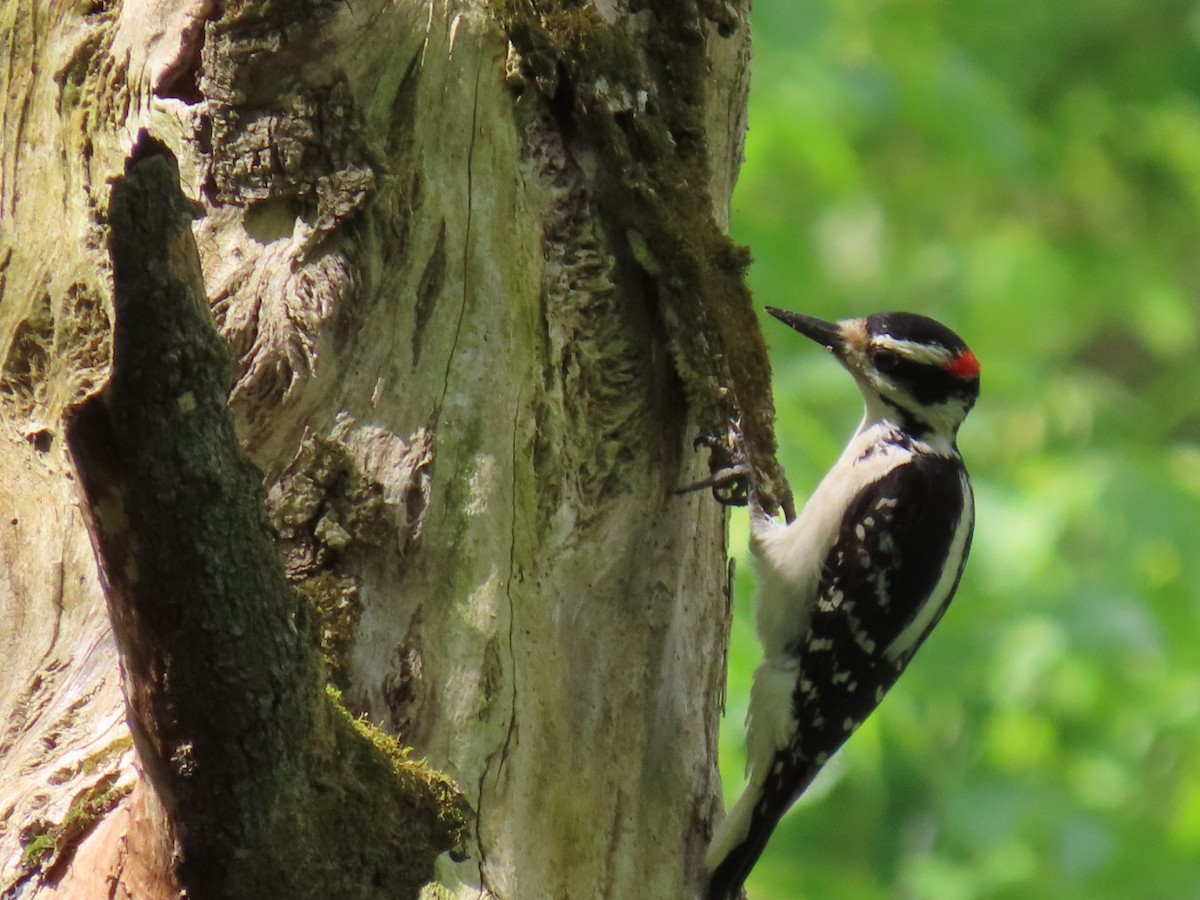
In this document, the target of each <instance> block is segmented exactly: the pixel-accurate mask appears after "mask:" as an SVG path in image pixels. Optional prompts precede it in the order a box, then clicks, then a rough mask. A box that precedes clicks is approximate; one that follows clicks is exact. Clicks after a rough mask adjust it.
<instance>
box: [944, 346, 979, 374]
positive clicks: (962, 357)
mask: <svg viewBox="0 0 1200 900" xmlns="http://www.w3.org/2000/svg"><path fill="white" fill-rule="evenodd" d="M945 369H946V371H947V372H949V373H950V374H951V375H957V376H958V377H959V378H978V377H979V360H977V359H976V358H975V354H974V353H972V352H971V351H970V350H964V351H963V352H962V353H960V354H958V356H956V357H954V359H952V360H950V362H948V363H946V365H945Z"/></svg>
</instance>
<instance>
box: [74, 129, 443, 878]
mask: <svg viewBox="0 0 1200 900" xmlns="http://www.w3.org/2000/svg"><path fill="white" fill-rule="evenodd" d="M193 216H194V210H193V205H192V204H191V203H189V201H187V200H186V199H185V198H184V196H183V194H182V193H181V191H180V189H179V182H178V172H177V170H176V167H175V162H174V159H173V157H171V156H170V154H169V151H167V149H166V148H165V147H164V146H162V145H161V144H159V143H158V142H156V141H154V140H153V139H150V138H147V137H146V136H145V135H144V134H143V136H142V138H141V139H140V141H139V143H138V146H137V147H136V148H135V149H134V153H133V155H132V157H131V158H130V160H129V161H128V163H127V165H126V174H125V176H124V177H122V178H118V179H117V180H116V181H115V183H114V185H113V189H112V197H111V203H110V209H109V220H110V226H111V232H112V238H111V245H110V250H111V255H112V262H113V273H114V283H115V306H116V326H115V335H114V342H113V345H114V347H113V374H112V381H111V383H110V385H109V387H108V389H107V390H106V392H105V394H104V395H103V396H102V397H98V398H94V399H92V400H90V401H89V402H88V403H86V404H85V405H84V406H83V407H82V408H81V409H80V410H79V411H78V413H77V414H76V416H75V417H74V419H73V421H72V422H71V424H70V426H69V431H68V441H69V444H70V448H71V451H72V454H73V456H74V459H75V462H76V465H77V467H78V469H79V471H80V474H81V476H82V483H83V486H84V490H85V492H86V495H87V506H88V510H87V511H88V514H89V515H90V518H91V529H92V535H93V541H94V543H95V546H96V550H97V556H98V558H99V561H100V563H101V566H102V568H103V570H104V572H105V575H106V577H107V595H108V601H109V608H110V613H111V616H112V620H113V625H114V629H115V631H116V635H117V639H118V643H119V645H120V648H121V654H122V658H123V661H124V671H125V680H126V695H127V697H128V700H129V719H130V726H131V729H132V731H133V735H134V741H135V745H136V747H137V750H138V752H139V754H140V756H141V758H142V762H143V765H144V767H145V770H146V772H147V774H148V776H149V778H150V781H151V783H152V785H153V787H154V789H155V791H156V792H157V793H158V794H159V796H160V797H161V798H162V800H163V803H164V806H165V808H166V811H167V814H168V816H169V818H170V819H171V824H172V826H173V829H174V833H175V837H176V841H177V844H178V847H179V851H180V854H179V855H180V858H181V862H180V868H179V875H180V880H181V882H182V884H183V885H184V887H185V888H187V890H188V891H189V895H190V896H193V897H197V898H208V897H220V898H241V897H246V898H251V897H253V898H263V897H289V898H308V897H312V898H318V897H319V898H327V897H339V898H356V897H375V896H396V897H412V896H415V895H416V893H417V891H418V890H419V888H420V886H421V884H423V883H424V882H426V881H428V880H429V879H430V878H431V877H432V872H433V860H434V858H435V857H436V856H437V855H438V854H439V853H441V852H443V851H445V850H446V849H449V848H450V847H451V846H452V845H453V843H454V842H455V839H456V831H457V829H458V828H460V827H461V810H460V808H459V798H458V795H457V792H456V791H455V790H454V788H453V786H452V785H451V784H450V783H449V781H448V780H446V779H444V778H443V777H441V776H438V775H436V774H434V773H430V772H428V771H427V770H424V769H423V768H421V767H419V766H417V765H416V764H414V763H411V762H409V761H407V760H406V759H405V758H404V753H403V751H402V750H401V749H400V748H399V747H398V746H397V745H396V744H395V742H394V741H391V740H390V739H389V738H386V736H384V735H382V734H380V733H378V732H372V731H370V730H368V729H367V728H366V726H363V725H361V724H360V723H357V722H355V721H354V720H352V719H351V718H350V717H349V716H348V715H347V714H346V713H345V711H344V709H342V708H341V706H340V704H339V703H338V702H336V701H335V700H333V699H331V697H330V696H329V695H327V693H326V691H325V688H324V672H323V668H322V664H321V659H320V654H319V652H318V649H317V646H318V645H317V637H316V634H315V628H314V622H313V614H312V611H311V610H310V609H309V608H308V607H307V606H306V605H305V604H304V603H303V602H301V600H300V598H299V597H298V596H297V594H296V593H295V592H294V591H292V590H291V589H290V588H289V587H288V585H287V583H286V581H285V579H284V576H283V571H282V567H281V564H280V560H279V557H278V555H277V553H276V550H275V546H274V544H273V542H272V539H271V532H270V527H269V525H268V522H267V518H266V514H265V511H264V505H263V499H264V498H263V489H262V485H261V476H260V475H259V473H258V471H257V470H256V469H255V468H254V467H253V465H251V464H250V463H249V462H248V461H247V460H246V459H245V458H244V457H243V456H242V455H241V452H240V450H239V447H238V443H237V439H236V437H235V435H234V431H233V425H232V422H231V420H230V417H229V413H228V410H227V407H226V402H225V396H226V391H227V387H228V379H229V371H230V364H229V357H228V354H227V352H226V350H225V347H224V345H223V344H222V343H221V341H220V339H219V337H218V336H217V334H216V331H215V328H214V326H213V323H212V319H211V317H210V314H209V312H208V309H207V305H206V303H205V301H204V292H203V286H202V283H201V280H200V276H199V263H198V259H197V255H196V247H195V244H194V241H193V239H192V235H191V230H190V223H191V220H192V218H193Z"/></svg>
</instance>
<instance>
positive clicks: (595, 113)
mask: <svg viewBox="0 0 1200 900" xmlns="http://www.w3.org/2000/svg"><path fill="white" fill-rule="evenodd" d="M492 9H493V13H494V15H495V16H496V18H497V19H498V20H499V21H500V23H501V25H502V27H503V28H504V29H505V32H506V33H507V34H508V36H509V40H510V42H511V44H512V46H513V48H514V50H515V51H516V54H517V56H518V57H519V60H518V62H517V63H516V64H515V65H510V68H511V71H510V78H509V83H510V85H512V86H513V87H514V89H515V90H517V91H518V92H521V93H524V92H525V91H528V90H530V89H532V90H535V91H536V92H537V93H539V94H540V95H541V96H542V98H543V99H544V102H546V103H548V104H550V106H551V108H552V109H553V110H554V111H555V112H556V114H557V116H558V118H559V120H560V124H561V125H562V127H563V128H564V130H567V131H570V130H579V131H581V132H583V133H584V134H585V136H586V138H587V145H588V146H589V147H590V148H591V149H592V150H593V151H595V152H596V153H599V154H600V155H601V157H602V159H603V162H604V165H603V167H602V171H601V173H600V175H599V177H598V180H597V191H598V195H599V196H598V198H597V200H598V203H599V206H600V209H601V212H602V215H603V216H604V218H605V220H606V222H607V223H608V225H609V231H610V233H611V234H612V235H614V236H615V237H616V238H618V239H623V240H624V241H625V243H626V245H627V248H628V251H629V254H630V256H631V257H632V258H633V259H634V260H636V262H637V263H638V264H639V265H640V266H641V267H642V269H644V270H645V271H646V272H647V273H648V274H649V275H650V276H651V278H652V279H653V282H654V284H655V286H656V289H657V292H656V298H655V299H656V300H657V304H658V308H659V313H660V315H661V317H662V320H663V322H664V324H665V326H666V330H667V334H668V336H669V339H670V343H671V349H672V353H673V359H674V362H675V368H676V371H677V372H678V374H679V375H680V378H681V380H682V382H683V384H684V388H685V391H686V394H687V397H688V401H689V403H690V404H691V405H692V407H693V410H694V411H695V413H696V420H697V422H698V424H699V425H700V427H701V428H702V429H704V430H705V431H709V432H712V433H715V434H719V433H723V432H724V430H725V428H726V426H727V423H728V422H729V421H730V420H731V419H734V418H740V419H741V421H742V429H743V432H744V433H745V436H746V442H747V446H748V449H749V452H750V455H751V458H752V460H753V462H754V464H755V466H756V468H758V469H759V470H760V472H761V473H762V475H763V476H764V477H765V479H766V481H765V484H766V486H767V487H768V489H769V492H770V493H771V494H772V495H774V496H776V497H779V498H781V499H783V498H785V497H786V495H787V489H786V482H785V481H784V480H783V475H782V472H781V470H780V469H779V466H778V463H777V462H776V460H775V450H776V443H775V437H774V431H773V425H772V423H773V421H774V406H773V402H772V398H771V391H770V369H769V365H768V363H767V356H766V347H765V344H764V342H763V338H762V332H761V330H760V329H759V326H758V322H757V318H756V315H755V312H754V309H753V305H752V302H751V296H750V292H749V289H748V288H747V286H746V282H745V274H746V269H747V267H748V266H749V263H750V254H749V251H748V250H747V249H746V248H745V247H742V246H739V245H737V244H735V243H734V242H733V241H732V240H731V239H730V238H729V236H728V235H727V234H725V233H724V232H723V231H722V230H721V228H720V227H719V226H718V224H717V221H716V219H715V217H714V215H713V206H712V200H711V197H710V193H709V190H710V167H709V159H708V150H707V143H706V139H705V133H704V122H705V121H706V116H705V105H706V104H707V103H708V102H709V98H708V96H707V84H708V79H709V78H710V77H711V76H710V74H709V58H708V53H707V42H708V41H709V40H710V38H712V39H716V40H720V39H722V37H721V36H722V35H726V36H727V35H729V34H732V33H733V32H734V31H736V29H737V28H738V27H740V26H741V23H742V22H743V21H744V16H741V15H739V13H738V10H737V9H736V8H735V7H734V6H732V5H731V4H728V3H724V2H717V0H704V2H699V3H698V2H696V0H645V2H642V3H640V4H639V3H634V4H633V5H632V7H631V15H629V16H626V17H621V18H620V19H619V20H618V21H616V22H614V23H611V24H610V23H608V22H606V21H605V20H604V19H603V17H602V16H601V15H600V13H599V12H597V10H596V8H595V7H594V6H592V5H576V4H574V3H571V2H567V0H559V2H549V3H537V4H536V5H535V4H533V3H531V2H530V0H496V2H494V3H493V4H492Z"/></svg>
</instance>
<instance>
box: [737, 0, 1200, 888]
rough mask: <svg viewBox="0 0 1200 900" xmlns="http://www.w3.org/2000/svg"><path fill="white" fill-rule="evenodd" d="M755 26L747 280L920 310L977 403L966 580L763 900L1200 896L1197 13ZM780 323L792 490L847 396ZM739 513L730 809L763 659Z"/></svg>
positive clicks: (771, 854)
mask: <svg viewBox="0 0 1200 900" xmlns="http://www.w3.org/2000/svg"><path fill="white" fill-rule="evenodd" d="M753 20H754V29H755V33H754V41H755V55H754V60H753V87H752V92H751V104H750V106H751V109H750V133H749V136H748V141H747V145H746V162H745V165H744V167H743V169H742V175H741V181H740V184H739V187H738V190H737V193H736V196H735V198H734V224H733V231H734V235H735V237H736V238H737V239H738V240H739V241H740V242H743V243H746V244H749V245H750V247H751V249H752V251H753V253H754V256H755V260H756V261H755V264H754V267H753V269H752V271H751V282H752V286H753V289H754V293H755V297H756V300H757V302H758V303H759V304H771V305H776V306H782V307H785V308H789V309H795V310H800V311H803V312H806V313H810V314H813V315H818V316H822V317H826V318H841V317H846V316H854V315H862V314H866V313H869V312H874V311H878V310H886V309H904V310H911V311H914V312H921V313H925V314H928V315H932V316H934V317H936V318H939V319H941V320H943V321H944V322H946V323H947V324H948V325H950V326H951V327H952V328H954V329H955V330H956V331H958V332H959V333H960V334H961V335H962V336H963V337H964V338H965V339H966V340H967V342H968V343H969V344H970V345H971V347H972V348H973V349H974V350H975V352H976V354H977V355H978V357H979V359H980V360H981V361H982V363H983V388H982V390H983V394H982V397H981V400H980V403H979V405H978V406H977V407H976V409H975V412H974V413H973V414H972V415H971V417H970V418H969V419H968V420H967V423H966V425H965V426H964V428H963V431H962V433H961V436H960V445H961V449H962V451H963V454H964V456H965V457H966V459H967V462H968V464H969V466H970V467H971V470H972V473H973V475H974V480H975V487H976V494H977V503H978V525H977V528H976V532H975V545H974V551H973V554H972V558H971V562H970V564H969V565H968V567H967V571H966V575H965V577H964V580H963V582H962V585H961V588H960V590H959V593H958V596H957V598H956V600H955V602H954V604H953V605H952V606H951V608H950V611H949V613H948V614H947V616H946V617H945V619H943V621H942V623H941V625H940V626H939V627H938V628H937V630H936V631H935V632H934V634H933V636H932V637H931V638H930V640H929V641H928V643H927V644H926V645H925V647H924V648H923V649H922V651H921V652H920V653H919V654H918V655H917V657H916V659H915V661H914V662H913V664H912V666H911V667H910V668H909V670H908V672H907V673H906V674H905V676H904V677H903V678H902V679H901V680H900V683H899V685H898V686H897V687H896V688H895V689H894V690H893V691H892V693H891V694H890V695H889V696H888V698H887V699H886V700H885V702H884V703H883V705H882V707H881V708H880V710H879V711H878V712H877V713H876V714H875V715H874V716H873V717H872V718H871V719H870V720H869V722H868V723H867V724H866V726H865V727H864V728H863V729H862V730H861V731H859V732H858V733H857V734H856V735H855V736H854V738H853V739H852V740H851V741H850V743H849V744H848V745H847V748H846V749H845V750H844V751H843V752H842V753H841V754H840V755H839V756H838V758H837V759H836V760H835V764H834V765H833V766H831V767H830V770H829V771H828V772H827V773H826V775H825V777H823V778H822V780H820V781H819V782H818V783H817V784H816V785H814V787H813V789H812V790H811V791H810V792H809V794H808V795H806V797H805V798H804V799H802V801H801V802H800V803H799V804H798V805H797V806H796V807H795V808H794V809H793V811H792V812H791V813H790V814H789V815H788V816H787V817H786V818H785V819H784V821H783V823H782V824H781V825H780V827H779V829H778V830H777V831H776V833H775V837H774V839H773V840H772V843H771V846H770V848H769V850H768V852H767V854H766V855H765V856H764V858H763V859H762V861H761V862H760V864H759V866H758V867H757V869H756V870H755V873H754V875H753V876H752V877H751V879H750V881H749V884H748V888H749V893H750V897H751V898H752V900H784V898H787V900H792V898H811V900H838V898H854V900H864V898H865V900H870V898H930V900H959V898H962V900H966V898H1019V900H1037V898H1055V900H1063V898H1086V900H1105V898H1120V900H1157V898H1163V900H1177V898H1200V355H1198V353H1197V350H1198V348H1200V316H1198V305H1200V304H1198V300H1197V297H1198V295H1200V5H1198V4H1197V3H1196V2H1194V0H1193V2H1174V0H1152V2H1146V0H1050V2H1045V0H1043V2H1029V0H1026V2H1018V3H1013V2H1011V0H1003V2H1001V0H974V2H971V3H961V2H951V0H803V2H796V0H755V3H754V12H753ZM763 328H764V330H765V331H766V333H767V337H768V340H769V341H770V343H771V344H772V352H773V363H774V367H775V378H776V404H777V407H778V411H779V437H780V441H781V444H782V447H783V456H782V459H783V462H784V464H785V465H786V467H787V471H788V474H789V476H790V478H791V481H792V485H793V488H794V489H795V490H796V493H797V499H798V500H799V499H803V498H804V497H805V496H806V495H807V493H808V492H809V491H810V490H811V489H812V487H813V486H814V485H815V484H816V482H817V480H819V478H820V477H821V476H822V475H823V474H824V472H825V470H826V469H827V468H828V467H829V466H830V465H831V464H832V462H833V461H834V459H835V458H836V456H837V455H838V453H839V452H840V450H841V447H842V445H843V443H844V442H845V440H846V438H847V437H848V436H849V434H850V433H851V432H852V431H853V429H854V428H855V426H856V425H857V423H858V419H859V416H860V412H861V406H860V401H859V399H858V395H857V392H856V389H855V387H854V385H853V383H852V381H851V379H850V378H849V377H848V376H847V375H846V374H845V373H844V372H843V371H842V370H841V369H840V368H839V367H838V366H837V365H835V364H834V363H833V362H832V361H831V360H830V358H829V357H828V355H827V354H825V353H823V352H820V351H819V350H817V349H816V348H815V347H814V346H812V345H810V344H808V343H807V342H805V341H804V340H803V339H802V338H800V337H799V336H798V335H796V334H795V333H793V332H791V331H790V330H789V329H787V328H785V327H784V326H783V325H781V324H779V323H776V322H774V321H773V320H770V319H769V318H768V317H765V316H764V318H763ZM745 534H746V528H745V520H744V518H742V519H739V520H736V521H735V527H734V540H735V549H736V552H738V553H739V567H738V583H737V596H736V604H737V611H736V622H735V630H734V634H733V644H732V647H731V652H730V676H729V678H730V685H729V700H728V711H727V714H726V719H725V722H724V731H723V734H722V743H721V762H722V771H723V773H724V777H725V785H726V798H727V802H732V801H733V799H734V798H735V797H736V794H737V792H738V791H740V789H741V786H742V783H743V781H742V770H743V766H744V760H745V746H744V740H745V732H744V729H743V724H742V723H743V719H744V717H745V710H746V700H747V695H748V692H749V687H750V679H751V675H752V673H753V670H754V667H755V665H756V664H757V662H758V658H759V649H758V643H757V640H756V638H755V637H754V632H753V625H752V612H751V610H752V596H753V579H752V576H751V567H750V565H749V564H748V557H747V553H746V551H745ZM737 548H740V549H737Z"/></svg>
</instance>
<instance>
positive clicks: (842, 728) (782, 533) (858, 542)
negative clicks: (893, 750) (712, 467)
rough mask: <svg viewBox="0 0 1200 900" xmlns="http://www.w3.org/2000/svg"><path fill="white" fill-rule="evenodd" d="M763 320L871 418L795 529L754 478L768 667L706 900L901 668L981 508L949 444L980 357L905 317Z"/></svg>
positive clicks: (763, 839)
mask: <svg viewBox="0 0 1200 900" xmlns="http://www.w3.org/2000/svg"><path fill="white" fill-rule="evenodd" d="M767 311H768V312H769V313H771V315H773V316H775V318H777V319H779V320H780V321H782V322H784V323H786V324H788V325H790V326H791V327H792V328H794V329H796V330H797V331H799V332H800V333H801V334H803V335H805V336H806V337H809V338H811V339H812V340H814V341H816V342H817V343H818V344H821V345H822V346H823V347H825V348H826V349H827V350H829V351H830V352H831V353H832V354H833V355H834V356H835V357H836V358H837V359H838V360H839V361H840V362H841V363H842V365H843V366H845V367H846V369H848V370H849V371H850V374H851V375H853V376H854V380H855V381H856V382H858V386H859V389H860V390H861V391H862V394H863V398H864V399H865V400H866V415H865V416H864V417H863V421H862V424H861V425H860V426H859V427H858V430H857V431H856V432H855V433H854V436H853V437H852V438H851V439H850V443H849V444H848V445H847V446H846V449H845V450H844V451H843V453H842V455H841V458H840V459H838V461H837V463H835V464H834V466H833V468H832V469H831V470H830V471H829V473H828V474H827V475H826V476H825V478H824V479H823V480H822V481H821V483H820V485H818V487H817V489H816V491H814V492H813V495H812V497H810V498H809V501H808V503H807V504H806V505H805V507H804V509H803V511H802V512H801V513H800V515H799V516H798V517H796V519H795V520H794V521H792V522H789V523H787V524H783V523H780V522H777V521H775V520H774V519H773V518H772V517H771V516H770V515H769V514H767V512H765V511H764V510H763V508H762V506H761V505H760V504H759V500H758V496H757V491H756V490H755V487H754V476H753V474H752V473H751V474H750V476H749V486H748V496H747V500H748V503H749V506H750V529H751V537H750V547H751V551H752V553H753V555H754V558H755V569H756V572H757V576H758V593H759V596H758V608H757V625H758V634H759V640H760V641H761V642H762V645H763V657H764V659H763V662H762V664H761V665H760V666H759V667H758V670H757V671H756V672H755V675H754V687H753V688H752V690H751V693H750V712H749V716H748V717H747V719H748V722H749V735H748V737H747V745H748V747H747V749H748V761H747V777H748V784H747V786H746V789H745V791H744V793H743V794H742V796H741V798H740V799H739V800H738V802H737V804H736V805H735V806H734V807H733V809H732V810H731V811H730V812H729V814H728V815H727V816H726V817H725V819H724V820H723V821H722V822H721V823H720V825H719V827H718V828H717V830H716V833H715V834H714V835H713V839H712V843H711V844H710V845H709V849H708V854H707V857H706V860H705V861H706V864H707V867H708V870H709V872H710V873H711V875H710V878H709V886H708V894H707V897H708V898H709V900H732V898H734V897H736V895H737V893H738V891H739V889H740V888H741V886H742V883H743V882H744V881H745V880H746V876H747V875H749V874H750V869H751V868H752V867H753V866H754V863H755V862H756V861H757V860H758V857H759V855H760V854H761V853H762V851H763V848H764V847H765V846H766V844H767V840H768V839H769V838H770V836H771V832H772V831H773V830H774V828H775V825H776V823H778V821H779V819H780V817H781V816H782V815H783V814H784V812H786V811H787V809H788V807H790V806H791V805H792V803H793V802H795V800H796V798H797V797H799V796H800V794H801V793H803V792H804V790H805V789H806V788H807V787H808V786H809V784H810V783H811V782H812V780H813V778H814V777H815V776H816V774H817V772H818V771H819V770H820V769H821V767H822V766H823V765H824V764H825V763H826V762H827V761H828V760H829V758H830V757H831V756H833V754H834V753H835V752H836V751H837V749H838V748H839V747H841V746H842V744H843V743H845V741H846V739H847V738H848V737H850V735H851V734H852V733H853V732H854V730H855V729H856V728H858V726H859V725H860V724H862V722H863V720H864V719H866V718H867V716H869V715H870V714H871V712H872V710H874V709H875V707H876V706H878V705H879V702H880V700H882V699H883V695H884V694H886V693H887V691H888V689H889V688H891V686H892V685H893V684H894V683H895V681H896V679H897V678H898V677H899V676H900V673H901V672H902V671H904V668H905V666H907V665H908V662H909V660H911V659H912V656H913V654H914V653H915V652H916V650H917V648H918V647H919V646H920V645H921V642H922V641H924V640H925V637H926V636H927V635H928V634H929V632H930V631H931V630H932V629H933V626H934V625H936V624H937V622H938V619H940V618H941V616H942V613H944V612H945V611H946V606H947V605H948V604H949V603H950V598H951V597H952V596H953V595H954V591H955V588H957V587H958V580H959V577H960V576H961V575H962V570H963V565H964V564H965V563H966V559H967V552H968V550H969V549H970V546H971V532H972V529H973V526H974V522H975V505H974V498H973V495H972V492H971V482H970V479H969V478H968V477H967V470H966V467H965V466H964V465H963V461H962V457H961V456H959V453H958V448H957V447H956V446H955V435H956V434H957V432H958V427H959V425H961V424H962V421H963V419H964V418H966V415H967V413H968V412H969V411H970V409H971V407H972V406H973V405H974V403H975V399H976V397H978V396H979V361H978V360H977V359H976V358H975V354H973V353H972V352H971V351H970V350H969V349H968V348H967V345H966V344H964V343H963V341H962V339H961V338H959V337H958V335H956V334H955V333H954V332H952V331H951V330H950V329H949V328H946V327H945V326H944V325H942V324H940V323H938V322H935V321H934V320H933V319H929V318H926V317H925V316H918V315H913V314H911V313H898V312H894V313H878V314H876V315H873V316H869V317H867V318H865V319H846V320H843V321H841V322H836V323H833V322H824V321H822V320H820V319H814V318H812V317H810V316H805V315H800V314H799V313H793V312H787V311H784V310H779V309H771V308H770V307H768V309H767Z"/></svg>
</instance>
